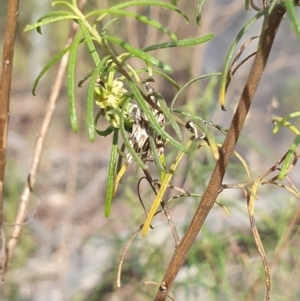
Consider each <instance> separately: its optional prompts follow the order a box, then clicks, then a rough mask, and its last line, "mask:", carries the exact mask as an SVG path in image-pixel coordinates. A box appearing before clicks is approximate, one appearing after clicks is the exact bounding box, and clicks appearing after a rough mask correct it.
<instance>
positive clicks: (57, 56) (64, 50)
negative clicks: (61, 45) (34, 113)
mask: <svg viewBox="0 0 300 301" xmlns="http://www.w3.org/2000/svg"><path fill="white" fill-rule="evenodd" d="M70 48H71V46H68V47H67V48H65V49H63V50H62V51H60V52H59V53H58V54H56V55H55V56H54V57H53V58H52V59H51V60H50V61H49V62H48V63H47V64H46V66H45V67H44V68H43V69H42V71H41V72H40V73H39V74H38V76H37V77H36V79H35V81H34V84H33V87H32V95H36V93H35V91H36V88H37V85H38V83H39V81H40V79H41V78H42V77H43V76H44V74H45V73H46V72H47V71H48V70H49V69H50V68H51V67H52V66H53V65H54V64H55V63H56V62H57V61H58V60H59V59H61V58H62V57H63V56H64V55H65V54H66V53H67V52H68V51H70Z"/></svg>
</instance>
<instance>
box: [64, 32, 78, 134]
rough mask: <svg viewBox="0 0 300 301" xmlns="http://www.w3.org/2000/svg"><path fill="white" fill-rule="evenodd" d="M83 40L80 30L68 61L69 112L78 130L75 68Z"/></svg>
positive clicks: (73, 124) (72, 125)
mask: <svg viewBox="0 0 300 301" xmlns="http://www.w3.org/2000/svg"><path fill="white" fill-rule="evenodd" d="M80 40H81V31H79V32H78V33H77V34H76V36H75V38H74V41H73V43H72V45H71V48H70V57H69V62H68V70H67V74H68V98H69V114H70V121H71V127H72V130H73V131H74V132H75V133H77V132H78V120H77V114H76V105H75V68H76V58H77V50H78V45H79V43H80Z"/></svg>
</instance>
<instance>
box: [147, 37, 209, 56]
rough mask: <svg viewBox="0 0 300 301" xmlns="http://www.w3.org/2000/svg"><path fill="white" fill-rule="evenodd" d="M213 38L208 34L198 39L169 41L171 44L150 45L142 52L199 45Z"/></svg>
mask: <svg viewBox="0 0 300 301" xmlns="http://www.w3.org/2000/svg"><path fill="white" fill-rule="evenodd" d="M213 38H214V34H213V33H210V34H208V35H206V36H204V37H200V38H192V39H184V40H178V41H171V42H166V43H161V44H155V45H151V46H149V47H145V48H143V49H142V50H143V51H144V52H149V51H153V50H158V49H163V48H170V47H183V46H192V45H198V44H201V43H205V42H208V41H210V40H211V39H213Z"/></svg>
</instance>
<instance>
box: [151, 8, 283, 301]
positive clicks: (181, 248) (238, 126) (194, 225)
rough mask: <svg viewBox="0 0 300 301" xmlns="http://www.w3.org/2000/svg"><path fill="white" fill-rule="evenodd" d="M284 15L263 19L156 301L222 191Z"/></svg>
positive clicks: (163, 296) (163, 294) (163, 295)
mask: <svg viewBox="0 0 300 301" xmlns="http://www.w3.org/2000/svg"><path fill="white" fill-rule="evenodd" d="M283 15H284V11H282V10H281V11H279V10H277V9H274V10H273V11H272V13H271V14H270V16H269V18H268V20H266V22H265V23H264V24H265V26H264V28H262V34H261V38H260V43H259V45H260V47H259V49H258V51H257V54H256V56H255V59H254V62H253V65H252V68H251V71H250V74H249V77H248V80H247V82H246V85H245V87H244V90H243V92H242V95H241V98H240V100H239V103H238V107H237V109H236V112H235V114H234V117H233V119H232V122H231V125H230V128H229V131H228V134H227V136H226V139H225V141H224V144H223V146H222V148H221V149H220V159H219V160H218V161H217V163H216V166H215V168H214V170H213V173H212V176H211V179H210V181H209V184H208V187H207V189H206V191H205V192H204V195H203V197H202V198H201V202H200V204H199V206H198V208H197V210H196V213H195V215H194V217H193V219H192V221H191V223H190V225H189V228H188V230H187V232H186V233H185V235H184V237H183V238H182V240H181V241H180V244H179V245H178V247H177V248H176V250H175V252H174V254H173V257H172V259H171V262H170V264H169V267H168V269H167V272H166V274H165V277H164V278H163V280H162V283H165V285H166V290H158V292H157V295H156V297H155V299H154V300H155V301H164V300H165V299H166V297H167V295H168V292H169V291H170V289H171V286H172V284H173V282H174V280H175V277H176V275H177V274H178V272H179V270H180V268H181V266H182V264H183V262H184V260H185V258H186V256H187V254H188V252H189V250H190V248H191V247H192V245H193V243H194V242H195V239H196V237H197V235H198V233H199V231H200V229H201V228H202V225H203V223H204V221H205V219H206V217H207V215H208V213H209V211H210V210H211V209H212V207H213V205H214V203H215V201H216V198H217V197H218V195H219V193H220V191H222V181H223V177H224V174H225V171H226V168H227V166H228V162H229V158H230V156H231V155H232V153H233V151H234V148H235V145H236V143H237V140H238V137H239V134H240V132H241V130H242V128H243V125H244V122H245V119H246V116H247V114H248V111H249V109H250V105H251V103H252V100H253V97H254V95H255V92H256V90H257V87H258V85H259V82H260V79H261V76H262V74H263V72H264V69H265V66H266V63H267V60H268V57H269V54H270V51H271V48H272V45H273V42H274V39H275V36H276V32H277V29H278V27H279V25H280V22H281V20H282V17H283Z"/></svg>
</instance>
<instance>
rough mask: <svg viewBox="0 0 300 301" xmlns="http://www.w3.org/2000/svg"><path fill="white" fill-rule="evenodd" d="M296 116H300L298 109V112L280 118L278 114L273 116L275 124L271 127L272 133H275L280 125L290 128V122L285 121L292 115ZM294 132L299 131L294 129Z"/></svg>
mask: <svg viewBox="0 0 300 301" xmlns="http://www.w3.org/2000/svg"><path fill="white" fill-rule="evenodd" d="M298 116H300V111H299V112H293V113H291V114H289V115H287V116H285V117H284V118H281V117H279V116H277V117H275V118H273V122H276V125H275V127H274V129H273V134H276V133H277V132H278V131H279V129H280V128H281V127H282V126H286V127H288V128H291V124H290V123H288V122H287V121H288V120H290V119H292V118H294V117H298ZM294 133H295V134H298V133H299V132H298V131H296V132H295V131H294Z"/></svg>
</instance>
